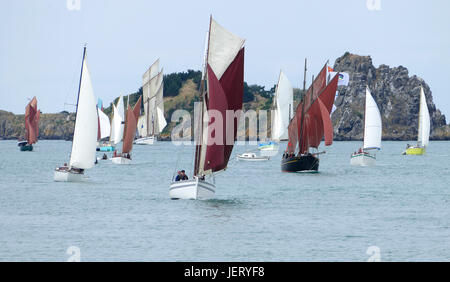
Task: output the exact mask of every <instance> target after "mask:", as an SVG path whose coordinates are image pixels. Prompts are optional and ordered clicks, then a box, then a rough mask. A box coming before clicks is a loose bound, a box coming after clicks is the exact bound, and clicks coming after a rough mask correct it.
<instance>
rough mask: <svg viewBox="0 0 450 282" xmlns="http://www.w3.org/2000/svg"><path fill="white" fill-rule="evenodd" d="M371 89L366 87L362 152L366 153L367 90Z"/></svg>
mask: <svg viewBox="0 0 450 282" xmlns="http://www.w3.org/2000/svg"><path fill="white" fill-rule="evenodd" d="M368 89H369V86H368V85H366V99H365V101H364V124H363V145H362V150H363V151H364V136H365V135H366V118H367V115H366V111H367V90H368Z"/></svg>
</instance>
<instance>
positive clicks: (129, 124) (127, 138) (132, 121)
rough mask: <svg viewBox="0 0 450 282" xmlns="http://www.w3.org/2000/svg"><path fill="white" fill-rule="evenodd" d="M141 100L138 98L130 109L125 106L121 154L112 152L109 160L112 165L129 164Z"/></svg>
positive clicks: (128, 106)
mask: <svg viewBox="0 0 450 282" xmlns="http://www.w3.org/2000/svg"><path fill="white" fill-rule="evenodd" d="M141 100H142V99H141V97H139V99H138V101H137V102H136V104H135V105H134V107H133V108H131V107H130V104H129V103H128V105H127V115H126V118H125V128H124V136H123V143H122V153H119V154H117V153H116V151H114V155H113V157H112V158H111V161H112V163H113V164H131V150H132V149H133V140H134V136H135V134H136V128H137V120H138V118H139V114H140V111H141Z"/></svg>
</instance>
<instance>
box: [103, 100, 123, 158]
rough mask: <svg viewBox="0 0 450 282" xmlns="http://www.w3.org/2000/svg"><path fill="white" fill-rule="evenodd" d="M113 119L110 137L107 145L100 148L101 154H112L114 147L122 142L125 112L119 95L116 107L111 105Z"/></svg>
mask: <svg viewBox="0 0 450 282" xmlns="http://www.w3.org/2000/svg"><path fill="white" fill-rule="evenodd" d="M112 109H113V117H112V120H111V135H110V137H109V143H108V144H105V146H102V147H100V151H101V152H112V151H114V149H115V146H116V145H117V144H119V143H120V142H122V139H123V129H124V123H125V110H124V105H123V97H122V95H120V97H119V100H118V101H117V106H116V105H115V104H114V103H112Z"/></svg>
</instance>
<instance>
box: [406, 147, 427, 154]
mask: <svg viewBox="0 0 450 282" xmlns="http://www.w3.org/2000/svg"><path fill="white" fill-rule="evenodd" d="M423 154H425V147H414V148H408V149H406V151H405V152H403V155H423Z"/></svg>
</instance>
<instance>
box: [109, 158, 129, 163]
mask: <svg viewBox="0 0 450 282" xmlns="http://www.w3.org/2000/svg"><path fill="white" fill-rule="evenodd" d="M111 161H112V163H113V164H118V165H129V164H131V160H130V159H127V158H123V157H114V158H111Z"/></svg>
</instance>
